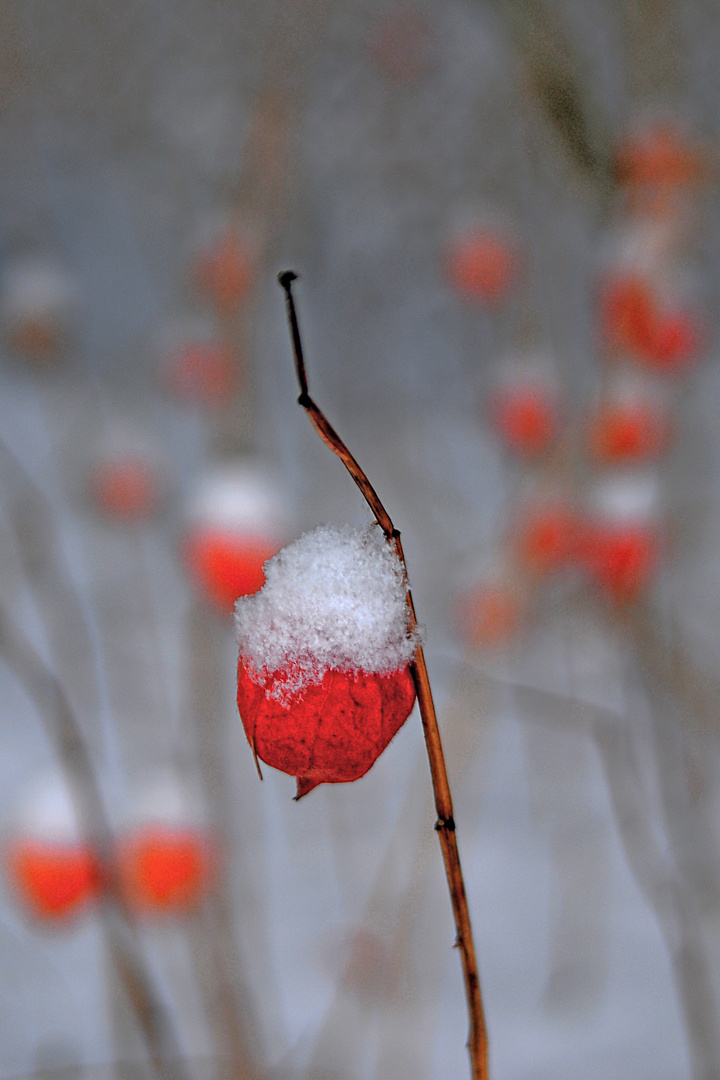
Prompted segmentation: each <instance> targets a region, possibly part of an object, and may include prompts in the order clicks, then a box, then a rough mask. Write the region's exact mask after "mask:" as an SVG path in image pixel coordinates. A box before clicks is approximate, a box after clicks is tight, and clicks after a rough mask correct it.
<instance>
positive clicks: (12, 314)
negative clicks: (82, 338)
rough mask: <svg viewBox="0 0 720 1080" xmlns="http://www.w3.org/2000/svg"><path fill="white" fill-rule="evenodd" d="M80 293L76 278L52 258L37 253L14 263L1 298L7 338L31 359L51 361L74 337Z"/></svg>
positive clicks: (0, 321)
mask: <svg viewBox="0 0 720 1080" xmlns="http://www.w3.org/2000/svg"><path fill="white" fill-rule="evenodd" d="M79 296H80V294H79V289H78V285H77V282H76V281H75V279H74V277H73V276H72V275H71V274H70V273H69V272H68V271H67V270H66V269H65V268H64V267H63V266H61V265H60V264H59V263H57V262H55V261H54V260H53V259H50V258H47V257H42V256H35V257H26V258H23V259H19V260H17V261H16V262H14V263H11V264H10V265H9V266H8V268H7V270H6V272H5V274H4V277H3V286H2V296H1V298H0V325H1V326H2V332H3V337H4V339H5V341H6V342H7V344H8V345H9V347H10V348H11V349H12V350H13V351H14V352H16V353H19V354H21V355H22V356H25V357H27V358H28V359H30V360H34V361H48V360H52V359H53V358H54V357H55V356H56V354H57V353H58V352H60V351H61V350H62V349H63V348H64V347H65V346H66V345H67V343H68V341H69V339H70V337H71V334H72V330H73V326H74V323H75V320H76V317H77V308H78V302H79Z"/></svg>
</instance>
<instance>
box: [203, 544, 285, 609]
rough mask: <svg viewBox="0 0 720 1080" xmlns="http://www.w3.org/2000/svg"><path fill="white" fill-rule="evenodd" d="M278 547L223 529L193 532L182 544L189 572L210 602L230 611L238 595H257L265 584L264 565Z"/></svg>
mask: <svg viewBox="0 0 720 1080" xmlns="http://www.w3.org/2000/svg"><path fill="white" fill-rule="evenodd" d="M276 551H277V544H276V543H274V542H273V541H272V540H268V539H264V538H263V537H260V536H258V537H253V536H251V535H248V534H245V535H243V534H238V533H235V532H232V531H231V530H229V529H228V530H225V529H212V528H208V529H196V530H195V531H193V532H192V533H190V535H189V536H188V538H187V540H186V543H185V558H186V561H187V564H188V567H189V569H190V572H191V574H192V576H193V578H194V579H195V581H196V582H198V584H200V585H201V586H202V590H203V592H204V594H205V596H206V597H207V599H208V600H210V602H211V603H212V604H213V605H215V606H216V607H218V608H222V610H223V611H232V606H233V604H234V603H235V601H236V600H237V598H238V596H247V594H248V593H254V592H257V590H258V589H261V588H262V586H263V584H264V582H265V571H264V570H263V566H264V564H265V562H266V561H267V559H269V558H270V557H271V556H272V555H274V554H275V553H276Z"/></svg>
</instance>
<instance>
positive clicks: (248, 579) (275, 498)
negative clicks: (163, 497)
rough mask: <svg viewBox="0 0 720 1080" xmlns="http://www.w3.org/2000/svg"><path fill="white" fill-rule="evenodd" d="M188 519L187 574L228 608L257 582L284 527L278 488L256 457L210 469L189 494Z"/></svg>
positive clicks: (284, 511) (213, 601)
mask: <svg viewBox="0 0 720 1080" xmlns="http://www.w3.org/2000/svg"><path fill="white" fill-rule="evenodd" d="M187 519H188V523H187V527H186V530H185V536H184V542H183V547H184V555H185V561H186V564H187V567H188V570H189V571H190V575H191V577H192V579H193V581H194V583H195V584H196V586H197V588H198V589H199V591H200V593H201V594H202V596H203V597H204V598H205V599H206V600H207V601H209V603H211V604H212V605H213V606H214V607H217V608H219V609H221V610H222V611H227V612H229V611H231V610H232V606H233V604H234V602H235V600H237V598H238V596H246V595H247V594H249V593H254V592H256V591H257V590H258V589H259V588H260V587H261V586H262V584H263V582H264V581H265V573H264V570H263V566H264V564H265V562H266V561H267V559H269V558H270V557H271V556H272V555H275V554H276V552H277V551H278V550H279V548H280V547H281V545H282V544H283V542H284V541H285V539H286V538H287V535H288V531H289V522H288V513H287V509H286V500H285V499H284V498H283V494H282V492H281V490H280V487H279V485H278V483H277V481H276V480H275V478H274V477H273V475H272V473H271V472H270V471H269V470H268V469H266V468H264V467H263V466H262V464H260V463H259V462H255V461H238V462H235V463H232V464H226V465H219V466H215V467H214V468H213V469H211V470H209V471H208V472H207V473H206V474H205V475H204V476H202V477H201V478H200V480H199V482H198V484H197V486H196V488H195V491H194V492H193V493H192V495H191V497H190V500H189V506H188V511H187Z"/></svg>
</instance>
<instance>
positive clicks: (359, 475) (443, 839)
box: [278, 270, 488, 1080]
mask: <svg viewBox="0 0 720 1080" xmlns="http://www.w3.org/2000/svg"><path fill="white" fill-rule="evenodd" d="M296 277H297V275H296V274H294V273H293V272H292V271H291V270H286V271H285V272H284V273H282V274H280V275H279V277H278V281H279V282H280V285H281V286H282V288H283V289H284V290H285V297H286V303H287V313H288V320H289V323H290V332H291V335H292V343H293V352H294V355H295V370H296V373H297V378H298V383H299V385H300V396H299V398H298V404H299V405H302V407H303V408H304V409H305V411H306V412H307V414H308V416H309V417H310V421H311V423H312V425H313V427H314V428H315V430H316V431H317V433H318V435H319V436H320V438H321V439H322V440H323V442H325V443H326V444H327V445H328V446H329V447H330V449H331V450H332V451H333V453H334V454H337V456H338V457H339V458H340V460H341V461H342V463H343V464H344V465H345V468H346V469H347V470H348V472H349V473H350V475H351V476H352V478H353V480H354V481H355V483H356V484H357V486H358V487H359V488H360V491H361V492H362V494H363V496H364V498H365V501H366V502H367V504H368V506H369V507H370V509H371V510H372V512H373V514H374V515H375V520H376V521H377V523H378V525H379V526H380V528H381V529H382V530H383V532H384V533H385V536H386V537H387V539H388V541H389V542H390V543H392V544H393V545H394V547H395V550H396V551H397V554H398V556H399V558H400V559H401V561H402V564H403V566H404V567H405V568H406V571H407V565H406V563H405V555H404V553H403V549H402V544H401V542H400V533H399V532H398V531H397V529H396V528H395V527H394V526H393V523H392V520H391V519H390V516H389V514H388V512H387V510H386V509H385V507H384V506H383V504H382V503H381V502H380V499H379V498H378V495H377V493H376V491H375V489H374V488H373V486H372V484H371V483H370V481H369V480H368V478H367V476H366V475H365V473H364V472H363V470H362V469H361V468H360V465H359V464H358V463H357V461H356V460H355V458H354V457H353V455H352V454H351V453H350V451H349V450H348V448H347V446H346V445H345V443H344V442H343V441H342V439H341V438H340V436H339V435H338V434H337V432H336V431H335V429H334V428H333V427H332V426H331V425H330V424H329V423H328V420H327V419H326V417H325V416H324V414H323V413H322V412H321V411H320V409H319V408H318V407H317V405H316V404H315V402H314V401H313V400H312V398H311V397H310V394H309V393H308V382H307V374H306V371H305V359H304V356H303V349H302V342H301V339H300V328H299V326H298V320H297V313H296V311H295V302H294V300H293V295H292V283H293V281H295V280H296ZM407 603H408V608H409V609H410V613H411V618H412V624H413V626H415V625H416V624H417V618H416V615H415V605H414V604H413V599H412V594H411V592H410V589H409V588H408V591H407ZM412 673H413V679H414V681H415V690H416V692H417V699H418V707H419V709H420V716H421V718H422V725H423V732H424V734H425V745H426V747H427V754H428V759H429V762H430V775H431V777H432V785H433V792H434V794H435V809H436V812H437V821H436V823H435V829H436V830H437V833H438V838H439V840H440V847H441V848H442V854H443V861H444V863H445V873H446V875H447V881H448V887H449V889H450V899H451V901H452V908H453V914H454V916H455V926H456V929H457V942H456V944H457V947H458V948H459V950H460V955H461V958H462V965H463V975H464V978H465V994H466V997H467V1003H468V1012H469V1016H470V1034H469V1039H468V1050H469V1052H470V1063H471V1069H472V1080H487V1076H488V1067H487V1032H486V1029H485V1018H484V1015H483V1005H482V997H481V993H480V979H479V976H478V968H477V961H476V959H475V946H474V943H473V936H472V926H471V924H470V912H469V910H468V903H467V896H466V893H465V883H464V881H463V874H462V868H461V866H460V855H459V852H458V846H457V835H456V831H455V821H454V818H453V805H452V796H451V793H450V784H449V782H448V776H447V769H446V767H445V755H444V754H443V748H442V742H441V739H440V729H439V728H438V722H437V715H436V713H435V705H434V702H433V697H432V691H431V689H430V679H429V677H428V671H427V665H426V663H425V656H424V654H423V650H422V646H418V649H417V652H416V654H415V659H414V661H413V664H412Z"/></svg>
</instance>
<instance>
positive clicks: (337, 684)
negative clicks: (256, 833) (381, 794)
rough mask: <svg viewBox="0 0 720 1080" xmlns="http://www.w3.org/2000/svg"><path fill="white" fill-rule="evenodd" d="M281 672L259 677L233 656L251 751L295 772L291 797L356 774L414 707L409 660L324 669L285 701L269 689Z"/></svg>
mask: <svg viewBox="0 0 720 1080" xmlns="http://www.w3.org/2000/svg"><path fill="white" fill-rule="evenodd" d="M286 678H287V673H286V672H283V671H282V670H281V671H275V672H270V673H268V674H267V675H265V676H264V681H263V682H262V683H261V684H259V683H257V682H254V681H253V679H252V678H251V677H250V674H249V672H248V670H247V667H246V665H245V662H244V660H243V657H242V656H241V657H240V658H239V660H238V693H237V701H238V709H239V711H240V718H241V720H242V722H243V726H244V728H245V734H246V735H247V738H248V742H249V743H250V746H251V747H252V748H253V752H254V753H255V755H256V756H257V757H258V758H259V759H260V760H261V761H264V762H265V763H266V764H267V765H271V766H272V767H273V768H274V769H279V770H280V771H281V772H284V773H289V775H290V776H295V777H297V781H298V794H297V798H300V797H301V796H302V795H305V794H307V792H308V791H311V790H312V789H313V788H314V787H316V786H317V785H318V784H340V783H347V782H349V781H352V780H359V779H360V777H361V776H364V775H365V773H366V772H367V771H368V769H370V767H371V766H372V765H373V764H374V763H375V761H376V760H377V758H378V757H379V756H380V754H381V753H382V752H383V750H384V749H385V747H386V746H387V745H388V743H389V742H390V740H391V739H392V738H393V737H394V736H395V735H396V734H397V732H398V731H399V730H400V728H401V727H402V725H403V724H404V723H405V721H406V720H407V718H408V716H409V715H410V713H411V712H412V707H413V705H414V703H415V684H414V682H413V678H412V674H411V672H410V668H409V667H404V668H401V669H400V670H399V671H392V672H390V673H389V674H387V675H380V674H377V673H368V672H364V671H360V672H348V671H334V670H329V671H326V672H325V675H324V676H323V678H322V681H321V682H319V683H315V684H313V685H311V686H309V687H308V688H307V689H305V690H303V691H302V692H301V693H300V694H298V696H297V698H296V699H295V700H294V701H293V702H292V704H291V705H290V707H289V708H286V707H284V706H283V705H281V703H280V702H279V701H278V700H277V699H276V698H274V697H271V696H268V691H270V690H271V689H272V687H273V685H274V684H275V683H276V682H277V681H284V680H285V679H286Z"/></svg>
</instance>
